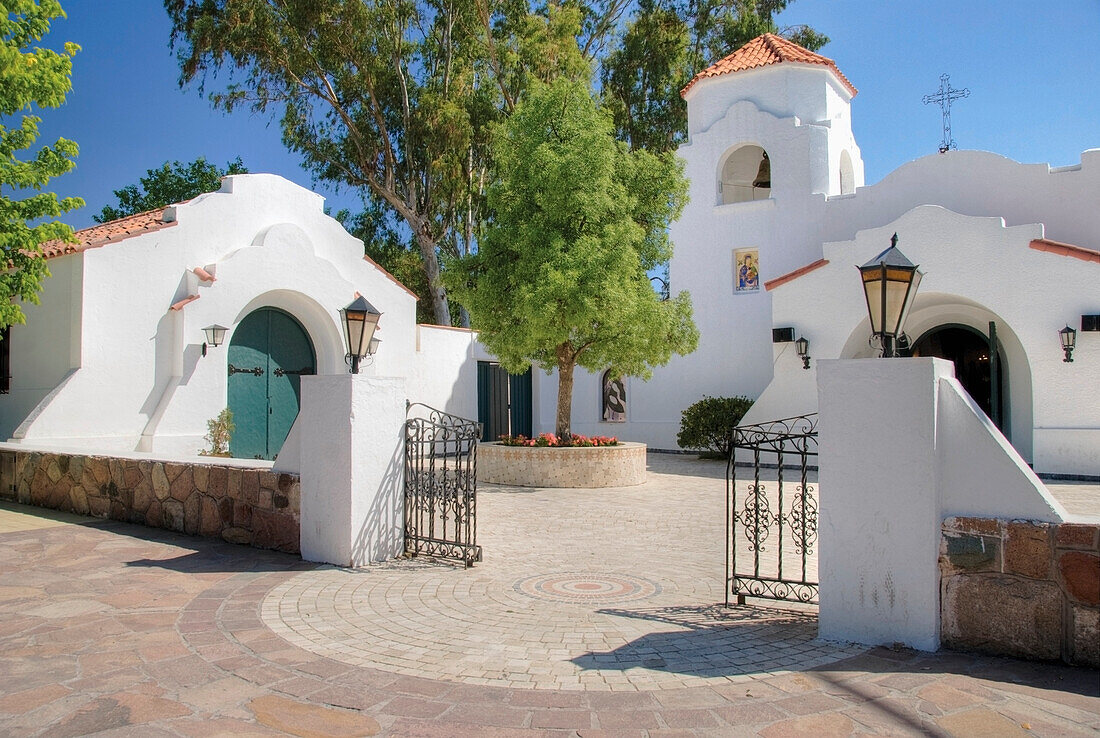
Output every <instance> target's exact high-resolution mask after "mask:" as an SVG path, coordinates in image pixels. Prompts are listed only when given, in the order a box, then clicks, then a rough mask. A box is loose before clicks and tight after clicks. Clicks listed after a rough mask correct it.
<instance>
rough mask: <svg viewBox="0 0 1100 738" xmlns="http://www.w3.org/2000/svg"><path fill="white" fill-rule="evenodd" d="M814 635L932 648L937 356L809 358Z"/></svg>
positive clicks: (935, 638) (946, 369) (947, 370)
mask: <svg viewBox="0 0 1100 738" xmlns="http://www.w3.org/2000/svg"><path fill="white" fill-rule="evenodd" d="M817 366H818V368H817V381H818V397H819V402H820V404H819V413H820V414H819V418H818V432H819V436H818V441H819V452H820V456H819V464H820V477H819V478H820V483H821V511H820V529H819V536H820V548H819V551H820V554H819V556H820V558H819V573H820V580H821V595H820V603H821V604H820V610H819V624H820V631H819V632H820V636H821V637H822V638H826V639H835V640H846V641H853V642H857V643H867V644H892V643H895V642H900V643H904V644H906V645H908V646H911V647H913V648H918V649H922V650H928V651H934V650H936V649H937V648H938V647H939V643H940V626H939V568H938V565H937V560H938V555H939V542H940V523H941V513H940V500H939V497H940V493H939V482H938V478H937V476H938V462H937V457H936V435H937V434H936V422H937V399H938V392H939V387H940V382H939V379H940V377H945V376H946V377H952V376H954V367H953V366H952V364H951V362H949V361H944V360H943V359H931V358H927V359H924V358H922V359H854V360H831V361H820V362H818V365H817Z"/></svg>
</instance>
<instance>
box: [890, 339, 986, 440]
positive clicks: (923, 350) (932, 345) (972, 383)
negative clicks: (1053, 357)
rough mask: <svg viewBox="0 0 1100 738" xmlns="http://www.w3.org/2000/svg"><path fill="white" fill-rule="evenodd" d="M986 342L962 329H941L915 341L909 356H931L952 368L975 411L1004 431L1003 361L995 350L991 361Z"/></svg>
mask: <svg viewBox="0 0 1100 738" xmlns="http://www.w3.org/2000/svg"><path fill="white" fill-rule="evenodd" d="M990 343H991V342H990V338H989V336H986V335H984V334H982V333H981V332H980V331H978V330H976V329H974V328H971V327H970V326H966V325H957V324H956V325H941V326H938V327H936V328H933V329H932V330H930V331H927V332H925V333H924V335H922V336H921V337H920V338H919V339H917V340H916V341H915V342H914V343H913V346H912V348H911V349H910V355H912V356H935V357H937V358H940V359H948V360H950V361H952V362H954V364H955V377H956V378H957V379H958V380H959V383H960V384H962V386H963V388H964V389H965V390H966V391H967V392H968V393H969V394H970V396H971V397H972V398H974V402H976V403H978V407H980V408H981V409H982V411H983V412H984V413H985V414H986V415H988V416H989V417H990V418H992V419H993V421H994V422H996V423H997V425H998V427H1000V428H1001V429H1002V430H1004V429H1005V428H1006V427H1007V424H1006V423H1004V422H1003V421H1004V418H1005V412H1004V411H1005V409H1006V408H1005V405H1006V401H1005V394H1006V393H1005V392H1004V391H1003V388H1004V387H1005V379H1006V376H1005V368H1004V367H1005V365H1006V361H1005V357H1004V354H1003V353H1002V352H1001V351H1000V349H998V354H999V355H998V356H997V357H995V358H994V357H992V356H991V352H990Z"/></svg>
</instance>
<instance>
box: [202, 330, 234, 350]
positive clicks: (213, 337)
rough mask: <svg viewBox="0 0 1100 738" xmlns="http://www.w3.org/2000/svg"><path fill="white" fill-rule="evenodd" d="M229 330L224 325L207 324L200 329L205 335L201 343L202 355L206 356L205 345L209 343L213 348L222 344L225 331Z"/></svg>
mask: <svg viewBox="0 0 1100 738" xmlns="http://www.w3.org/2000/svg"><path fill="white" fill-rule="evenodd" d="M227 330H229V329H228V328H226V327H225V326H224V325H218V324H217V323H215V324H214V325H208V326H206V327H205V328H203V329H202V332H203V334H204V335H205V336H206V341H205V342H204V343H203V344H202V355H203V356H206V346H207V344H209V345H210V346H213V347H214V348H217V347H218V346H221V345H222V342H223V341H225V332H226V331H227Z"/></svg>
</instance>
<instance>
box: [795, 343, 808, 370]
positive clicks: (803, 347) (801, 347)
mask: <svg viewBox="0 0 1100 738" xmlns="http://www.w3.org/2000/svg"><path fill="white" fill-rule="evenodd" d="M794 347H795V349H796V350H797V351H798V357H799V358H800V359H802V368H803V369H809V368H810V342H809V341H807V340H806V339H805V338H803V337H802V336H799V337H798V340H797V341H795V342H794Z"/></svg>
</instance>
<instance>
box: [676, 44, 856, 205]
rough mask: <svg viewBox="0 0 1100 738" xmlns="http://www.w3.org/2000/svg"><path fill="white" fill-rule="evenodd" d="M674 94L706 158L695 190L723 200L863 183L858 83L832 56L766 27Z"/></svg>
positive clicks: (842, 191) (841, 191) (837, 191)
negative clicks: (706, 172)
mask: <svg viewBox="0 0 1100 738" xmlns="http://www.w3.org/2000/svg"><path fill="white" fill-rule="evenodd" d="M680 94H681V96H682V97H683V98H684V100H685V101H686V102H687V106H688V136H689V145H688V147H686V148H687V149H694V148H695V145H696V144H702V146H701V147H700V149H699V150H696V151H692V152H691V153H692V154H693V155H698V156H705V157H706V158H708V159H709V167H710V169H711V172H712V174H711V175H710V176H709V177H707V178H706V179H708V180H709V181H710V182H713V185H711V186H712V187H713V190H711V192H709V193H704V192H701V191H698V190H697V189H696V186H695V183H696V182H697V179H696V177H695V176H693V177H692V182H693V187H692V198H693V199H695V198H698V197H705V198H706V200H709V201H710V202H712V203H713V204H715V205H728V204H733V203H741V202H747V201H756V200H762V199H770V198H783V197H784V196H798V195H806V194H822V195H827V196H834V195H846V194H851V193H853V192H855V189H856V187H860V186H862V185H863V159H862V157H861V156H860V151H859V147H858V146H857V145H856V142H855V138H854V136H853V135H852V123H851V100H852V98H853V97H855V95H856V88H855V87H854V86H853V85H852V83H851V82H849V81H848V79H847V78H846V77H845V76H844V74H843V73H841V71H840V69H838V68H837V66H836V64H835V63H834V62H833V60H832V59H829V58H827V57H824V56H821V55H819V54H815V53H813V52H812V51H809V50H807V49H804V48H803V47H801V46H799V45H798V44H796V43H794V42H792V41H788V40H787V39H785V38H783V37H782V36H777V35H775V34H771V33H767V34H764V35H763V36H760V37H758V38H756V39H753V40H752V41H750V42H749V43H747V44H745V45H744V46H742V47H741V48H740V49H738V50H737V51H735V52H734V53H732V54H730V55H729V56H727V57H725V58H724V59H721V60H719V61H718V62H715V63H714V64H712V65H711V66H710V67H707V68H706V69H704V70H703V71H701V72H699V73H698V74H696V75H695V77H694V78H693V79H692V80H691V82H689V83H688V84H687V86H686V87H684V89H683V90H682V91H681V93H680ZM704 152H705V153H704ZM682 153H684V154H687V153H688V152H687V151H682ZM696 164H697V165H698V166H702V165H703V162H701V161H700V162H697V163H696ZM692 168H693V169H695V168H696V167H692ZM700 173H701V172H700Z"/></svg>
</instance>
